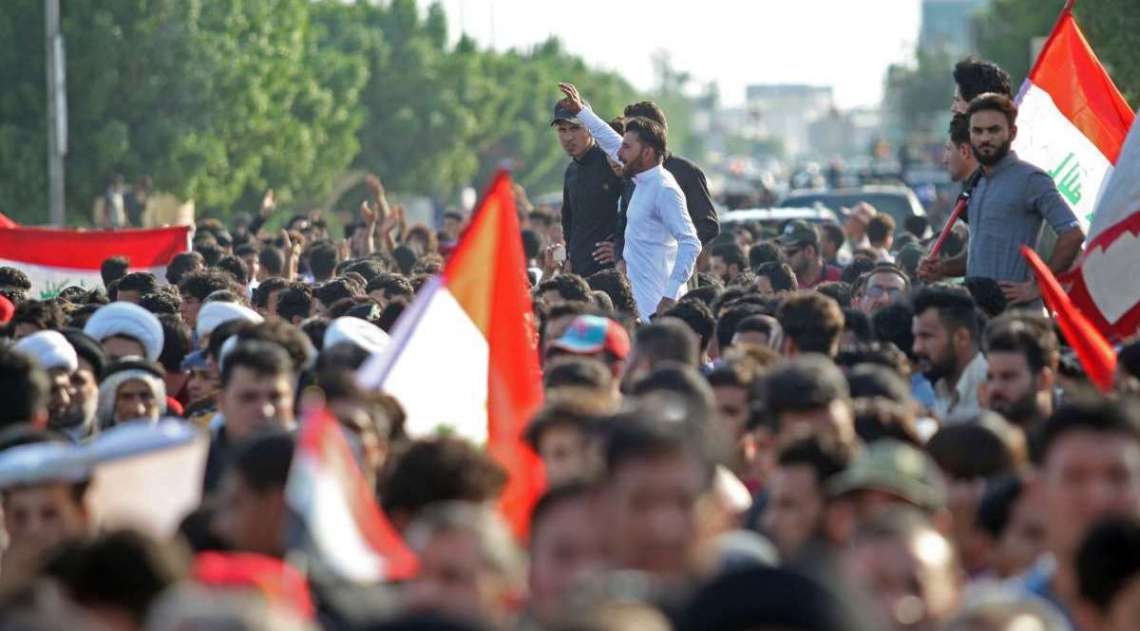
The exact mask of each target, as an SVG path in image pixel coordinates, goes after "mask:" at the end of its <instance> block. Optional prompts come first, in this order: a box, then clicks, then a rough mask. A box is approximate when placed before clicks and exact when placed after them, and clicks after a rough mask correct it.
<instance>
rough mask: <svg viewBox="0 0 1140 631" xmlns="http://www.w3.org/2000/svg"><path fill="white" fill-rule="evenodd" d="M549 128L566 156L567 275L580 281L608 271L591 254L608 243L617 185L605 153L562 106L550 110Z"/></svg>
mask: <svg viewBox="0 0 1140 631" xmlns="http://www.w3.org/2000/svg"><path fill="white" fill-rule="evenodd" d="M550 124H551V126H553V127H556V128H557V129H558V142H559V143H561V144H562V149H563V150H565V151H566V154H567V155H569V156H570V158H571V160H570V164H568V165H566V175H565V177H564V179H563V184H562V234H563V235H565V238H566V257H567V261H568V262H569V265H568V266H566V268H565V269H566V271H571V272H574V273H575V274H578V275H579V276H581V277H582V278H585V277H587V276H589V275H591V274H593V273H594V272H597V271H599V270H601V269H604V268H606V267H610V266H612V262H609V261H608V260H607V262H605V263H602V262H600V261H599V260H598V259H597V257H596V256H595V254H596V249H597V248H598V247H599V244H600V243H601V242H603V241H609V240H611V239H613V237H614V233H615V232H616V230H617V213H618V198H619V197H620V196H621V190H622V181H621V178H620V177H618V176H617V174H615V173H614V172H613V170H612V169H610V164H609V161H608V160H607V159H606V152H605V151H602V149H601V147H599V146H598V143H596V142H594V138H593V136H591V135H590V131H589V130H588V129H586V128H585V126H583V125H582V121H581V120H579V119H578V117H577V116H576V115H575V114H574V113H572V112H570V111H568V110H566V109H565V108H563V107H562V106H561V104H558V105H555V106H554V120H553V121H552V122H551V123H550Z"/></svg>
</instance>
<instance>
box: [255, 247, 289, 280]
mask: <svg viewBox="0 0 1140 631" xmlns="http://www.w3.org/2000/svg"><path fill="white" fill-rule="evenodd" d="M257 262H258V263H260V264H261V269H263V270H265V273H266V274H268V275H269V276H277V277H279V276H281V275H282V274H284V273H285V254H284V253H282V252H281V249H280V248H277V247H274V246H271V245H267V246H265V247H263V248H261V252H259V253H258V255H257Z"/></svg>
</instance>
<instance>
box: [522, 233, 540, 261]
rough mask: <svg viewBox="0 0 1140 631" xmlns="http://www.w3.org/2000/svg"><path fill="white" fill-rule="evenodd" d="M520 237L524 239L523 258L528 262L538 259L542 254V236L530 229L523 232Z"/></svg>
mask: <svg viewBox="0 0 1140 631" xmlns="http://www.w3.org/2000/svg"><path fill="white" fill-rule="evenodd" d="M520 236H521V238H522V245H523V256H525V257H526V260H528V261H530V260H533V259H537V258H538V256H539V255H540V254H542V235H540V234H538V232H537V231H535V230H531V229H529V228H528V229H526V230H523V231H522V233H521V234H520Z"/></svg>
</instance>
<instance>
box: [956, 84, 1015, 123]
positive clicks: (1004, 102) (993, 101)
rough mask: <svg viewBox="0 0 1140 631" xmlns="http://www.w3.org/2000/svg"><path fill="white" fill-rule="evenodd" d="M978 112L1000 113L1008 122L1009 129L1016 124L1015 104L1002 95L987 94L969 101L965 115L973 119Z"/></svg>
mask: <svg viewBox="0 0 1140 631" xmlns="http://www.w3.org/2000/svg"><path fill="white" fill-rule="evenodd" d="M978 112H1000V113H1001V114H1002V115H1004V116H1005V119H1006V120H1007V121H1009V126H1010V128H1012V127H1013V126H1014V125H1016V124H1017V104H1016V103H1014V102H1013V99H1011V98H1009V97H1008V96H1005V95H1004V94H994V93H992V92H987V93H986V94H982V95H981V96H978V97H976V98H974V99H973V100H971V101H970V108H969V109H967V110H966V114H967V115H968V116H969V117H970V118H973V117H974V114H977V113H978Z"/></svg>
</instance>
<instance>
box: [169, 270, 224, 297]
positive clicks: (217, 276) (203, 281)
mask: <svg viewBox="0 0 1140 631" xmlns="http://www.w3.org/2000/svg"><path fill="white" fill-rule="evenodd" d="M233 287H234V281H233V278H232V277H231V276H230V275H229V274H227V273H226V272H223V271H221V270H216V269H204V270H199V271H196V272H190V273H189V274H187V275H185V276H183V277H182V282H180V283H178V291H179V292H180V293H183V294H186V295H188V296H190V297H192V298H197V299H198V300H201V301H205V300H206V297H207V296H209V295H210V294H212V293H214V292H215V291H218V290H222V289H233Z"/></svg>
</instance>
